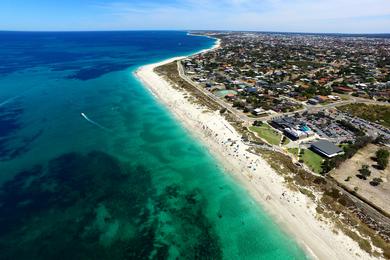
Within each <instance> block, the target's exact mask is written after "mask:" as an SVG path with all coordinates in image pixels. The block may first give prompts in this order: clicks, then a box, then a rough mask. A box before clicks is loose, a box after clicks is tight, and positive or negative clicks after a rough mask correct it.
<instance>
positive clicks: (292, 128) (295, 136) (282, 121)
mask: <svg viewBox="0 0 390 260" xmlns="http://www.w3.org/2000/svg"><path fill="white" fill-rule="evenodd" d="M270 124H271V125H272V126H273V127H275V128H277V129H280V130H282V131H283V133H284V134H285V135H286V136H287V137H288V138H290V139H291V140H294V141H295V140H299V139H305V138H308V137H310V136H313V135H314V132H313V131H312V130H311V129H310V128H309V127H308V126H307V124H306V123H305V122H303V121H301V120H298V119H296V118H294V117H282V118H277V119H274V120H272V121H271V123H270Z"/></svg>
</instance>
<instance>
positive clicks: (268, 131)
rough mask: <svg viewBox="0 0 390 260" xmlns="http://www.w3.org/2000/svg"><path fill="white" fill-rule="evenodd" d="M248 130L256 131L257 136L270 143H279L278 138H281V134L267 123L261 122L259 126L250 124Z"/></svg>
mask: <svg viewBox="0 0 390 260" xmlns="http://www.w3.org/2000/svg"><path fill="white" fill-rule="evenodd" d="M249 130H251V131H253V132H255V133H257V135H258V136H259V137H261V138H263V139H264V140H266V141H267V142H268V143H269V144H272V145H279V143H280V139H281V138H282V136H281V134H279V133H278V132H277V131H275V130H273V129H272V128H271V127H270V126H269V125H267V124H262V125H261V126H251V127H249Z"/></svg>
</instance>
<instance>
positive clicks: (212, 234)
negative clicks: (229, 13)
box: [0, 31, 306, 259]
mask: <svg viewBox="0 0 390 260" xmlns="http://www.w3.org/2000/svg"><path fill="white" fill-rule="evenodd" d="M213 44H214V41H213V40H212V39H209V38H206V37H192V36H189V35H187V33H186V32H162V31H160V32H151V31H150V32H78V33H54V32H53V33H38V32H37V33H23V32H18V33H16V32H0V61H1V64H0V259H222V258H223V259H305V258H306V256H305V254H304V252H303V251H302V250H301V249H300V248H299V246H298V245H297V244H296V243H295V242H294V240H293V239H291V238H290V237H289V236H287V235H286V234H285V233H283V232H282V231H281V230H280V228H279V227H278V226H277V225H276V224H275V223H273V222H272V220H271V219H270V217H268V216H267V214H265V212H264V211H263V210H262V209H261V208H260V207H259V206H258V204H257V203H255V202H254V201H253V200H252V199H251V197H250V196H249V195H248V194H247V192H246V191H245V190H244V189H243V188H241V187H240V186H239V184H237V183H236V182H235V180H234V179H233V178H232V177H231V176H230V175H229V174H227V173H225V172H224V171H223V170H222V167H220V166H219V165H218V164H217V162H216V161H215V159H214V158H213V157H212V156H211V155H210V153H209V152H208V151H207V150H206V149H205V148H204V147H203V146H202V145H201V144H199V143H198V142H197V141H196V140H194V139H193V138H192V137H191V136H190V135H189V134H188V133H187V132H186V130H184V129H183V128H182V126H181V125H180V124H179V122H177V121H176V120H175V119H174V118H173V116H172V115H171V114H170V113H169V111H168V110H167V109H166V108H164V107H163V106H162V105H161V104H160V103H158V102H156V100H155V99H154V97H153V96H152V95H151V94H150V92H149V91H148V90H147V89H146V88H145V87H144V86H142V85H141V84H140V83H139V81H138V80H137V79H136V78H135V77H134V75H133V72H134V71H135V70H136V69H137V68H138V67H140V66H142V65H144V64H148V63H153V62H156V61H159V60H163V59H166V58H169V57H174V56H180V55H188V54H190V53H194V52H196V51H199V50H201V49H204V48H209V47H211V46H212V45H213Z"/></svg>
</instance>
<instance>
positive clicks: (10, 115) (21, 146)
mask: <svg viewBox="0 0 390 260" xmlns="http://www.w3.org/2000/svg"><path fill="white" fill-rule="evenodd" d="M22 114H23V108H22V106H21V104H20V102H16V101H13V102H10V103H8V104H5V105H3V106H0V161H5V160H12V159H14V158H16V157H18V156H20V155H21V154H23V153H25V152H27V151H29V150H30V145H31V144H32V143H33V142H34V141H35V140H36V139H37V138H38V137H39V136H41V135H42V133H43V130H39V131H37V132H36V133H33V134H32V135H29V136H19V135H18V131H19V130H21V129H22V128H23V125H22V123H21V120H20V117H21V115H22Z"/></svg>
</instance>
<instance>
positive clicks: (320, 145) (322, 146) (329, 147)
mask: <svg viewBox="0 0 390 260" xmlns="http://www.w3.org/2000/svg"><path fill="white" fill-rule="evenodd" d="M311 146H312V147H313V148H314V149H317V150H319V151H321V152H323V153H324V154H327V155H334V154H338V153H341V152H342V151H343V150H342V149H341V148H340V147H338V146H336V145H334V144H332V143H331V142H329V141H327V140H319V141H317V142H315V143H313V144H312V145H311Z"/></svg>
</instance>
